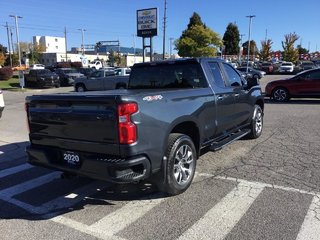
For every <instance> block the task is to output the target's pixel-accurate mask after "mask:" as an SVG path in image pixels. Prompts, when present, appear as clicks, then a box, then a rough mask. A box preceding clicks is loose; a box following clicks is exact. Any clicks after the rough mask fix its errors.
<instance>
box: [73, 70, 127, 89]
mask: <svg viewBox="0 0 320 240" xmlns="http://www.w3.org/2000/svg"><path fill="white" fill-rule="evenodd" d="M128 80H129V76H128V75H127V76H116V75H115V71H114V70H108V69H107V70H104V69H103V70H98V71H96V72H93V73H92V74H91V75H90V76H88V77H82V78H77V79H75V82H74V89H75V91H76V92H84V91H101V90H110V89H119V88H126V87H127V83H128Z"/></svg>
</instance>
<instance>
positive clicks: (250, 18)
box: [246, 15, 256, 73]
mask: <svg viewBox="0 0 320 240" xmlns="http://www.w3.org/2000/svg"><path fill="white" fill-rule="evenodd" d="M246 17H247V18H249V40H248V59H247V73H248V70H249V69H248V68H249V59H250V40H251V39H250V37H251V22H252V18H254V17H256V15H249V16H246Z"/></svg>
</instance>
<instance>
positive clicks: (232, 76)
mask: <svg viewBox="0 0 320 240" xmlns="http://www.w3.org/2000/svg"><path fill="white" fill-rule="evenodd" d="M223 67H224V70H225V73H226V75H227V78H228V81H229V84H230V86H231V87H240V86H242V80H241V77H240V75H239V73H238V72H237V71H236V70H234V69H233V68H232V67H231V66H230V65H229V64H227V63H223Z"/></svg>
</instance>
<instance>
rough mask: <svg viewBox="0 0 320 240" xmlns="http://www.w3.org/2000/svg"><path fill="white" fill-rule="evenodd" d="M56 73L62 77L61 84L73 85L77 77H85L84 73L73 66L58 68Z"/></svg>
mask: <svg viewBox="0 0 320 240" xmlns="http://www.w3.org/2000/svg"><path fill="white" fill-rule="evenodd" d="M55 73H56V74H58V75H59V77H60V82H61V86H70V85H73V84H74V80H75V79H76V78H80V77H84V75H83V74H82V73H79V72H78V71H77V70H76V69H72V68H57V69H56V71H55Z"/></svg>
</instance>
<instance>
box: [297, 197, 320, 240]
mask: <svg viewBox="0 0 320 240" xmlns="http://www.w3.org/2000/svg"><path fill="white" fill-rule="evenodd" d="M319 238H320V195H318V196H314V197H313V199H312V202H311V204H310V207H309V210H308V212H307V215H306V217H305V219H304V221H303V223H302V225H301V228H300V231H299V233H298V236H297V240H318V239H319Z"/></svg>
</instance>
